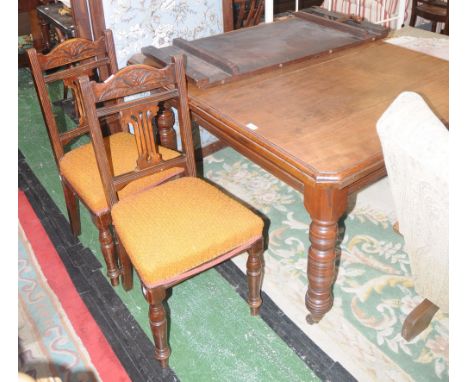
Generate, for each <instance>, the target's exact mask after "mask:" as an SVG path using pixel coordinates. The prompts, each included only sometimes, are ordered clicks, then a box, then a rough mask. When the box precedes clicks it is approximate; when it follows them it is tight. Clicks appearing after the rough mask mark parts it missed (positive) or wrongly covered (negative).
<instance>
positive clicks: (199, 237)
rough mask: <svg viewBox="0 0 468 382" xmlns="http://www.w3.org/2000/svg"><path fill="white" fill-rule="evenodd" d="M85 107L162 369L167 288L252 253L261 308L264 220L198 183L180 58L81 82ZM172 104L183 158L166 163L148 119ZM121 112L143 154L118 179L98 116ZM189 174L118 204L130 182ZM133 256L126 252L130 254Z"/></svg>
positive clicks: (252, 295)
mask: <svg viewBox="0 0 468 382" xmlns="http://www.w3.org/2000/svg"><path fill="white" fill-rule="evenodd" d="M79 84H80V88H81V91H82V94H83V100H84V107H85V110H86V113H87V117H88V121H89V124H90V130H91V137H92V142H93V146H94V151H95V154H96V160H97V163H98V166H99V171H100V174H101V179H102V182H103V185H104V189H105V191H106V198H107V201H108V203H109V205H110V206H111V207H112V212H111V213H112V221H113V224H114V227H115V232H116V234H117V236H118V238H119V242H120V243H121V244H122V245H120V246H119V256H120V260H121V263H122V265H123V286H124V288H125V289H129V288H131V287H132V265H133V266H134V267H135V270H136V271H137V273H138V275H139V277H140V279H141V282H142V290H143V294H144V296H145V298H146V300H147V301H148V303H149V320H150V326H151V330H152V333H153V337H154V341H155V346H156V351H155V356H156V358H157V359H158V360H159V361H160V362H161V364H162V366H163V367H166V366H167V365H168V358H169V355H170V349H169V346H168V343H167V321H166V312H165V309H164V306H163V301H164V299H165V296H166V290H167V288H169V287H171V286H173V285H175V284H177V283H179V282H181V281H183V280H185V279H187V278H189V277H192V276H193V275H196V274H198V273H200V272H202V271H204V270H206V269H208V268H211V267H213V266H214V265H216V264H219V263H220V262H222V261H224V260H226V259H228V258H230V257H232V256H235V255H237V254H239V253H241V252H244V251H248V253H249V257H248V261H247V279H248V285H249V296H248V302H249V305H250V307H251V313H252V314H254V315H255V314H257V313H258V309H259V307H260V305H261V302H262V301H261V298H260V283H261V278H262V274H263V267H262V258H261V256H262V253H263V237H262V231H263V221H262V220H261V219H260V218H259V217H258V216H256V215H255V214H254V213H252V212H251V211H249V210H248V209H247V208H246V207H244V206H242V205H241V204H239V203H238V202H236V201H234V200H233V199H231V198H230V197H228V196H227V195H225V194H224V193H223V192H221V191H220V190H218V189H217V188H216V187H214V186H212V185H210V184H209V183H207V182H205V181H203V180H201V179H199V178H196V176H195V175H196V171H195V154H194V148H193V141H192V129H191V121H190V114H189V108H188V99H187V88H186V79H185V69H184V63H183V58H182V57H181V56H179V57H176V58H174V59H173V63H172V64H170V65H168V66H167V67H165V68H163V69H155V68H152V67H149V66H146V65H132V66H129V67H127V68H125V69H123V70H121V71H119V72H118V73H117V74H115V75H114V76H113V78H112V79H110V80H109V81H106V82H105V83H101V84H98V83H95V82H90V80H89V79H88V78H87V77H85V76H84V77H80V78H79ZM149 91H151V92H152V94H150V95H148V96H146V97H144V98H138V99H136V100H133V101H127V102H121V103H118V104H116V105H112V106H107V107H106V106H104V107H97V106H96V105H99V104H100V103H101V102H103V101H109V100H112V99H118V98H123V97H127V96H130V95H133V94H137V93H142V92H149ZM168 100H173V102H175V103H176V104H177V107H178V110H179V112H178V117H179V126H180V133H181V141H182V150H183V152H182V153H181V155H180V156H178V157H176V158H172V159H169V160H164V158H162V157H161V156H160V155H159V154H158V145H157V144H156V143H155V141H154V139H152V128H151V124H150V122H149V121H150V120H151V118H152V117H153V116H154V115H155V114H156V113H157V111H158V103H159V102H161V101H168ZM114 113H120V115H121V117H122V121H123V123H124V124H129V125H130V124H131V125H132V126H133V128H134V129H135V140H136V141H137V147H138V153H136V154H137V155H135V161H134V163H135V164H136V168H135V170H134V171H129V172H128V173H126V174H121V175H120V176H113V174H112V171H111V165H110V163H109V160H108V156H107V155H106V148H105V143H104V139H103V135H102V132H101V129H100V127H99V122H98V116H104V115H111V114H114ZM174 166H175V167H177V168H178V167H182V168H183V169H184V172H183V175H184V176H183V177H180V178H177V179H171V180H169V181H167V182H166V183H164V184H161V185H159V186H157V187H153V188H151V189H148V190H145V191H142V192H140V193H137V194H134V195H132V196H130V197H128V198H125V199H121V198H120V195H119V193H118V190H119V189H121V188H122V187H124V186H125V185H126V184H127V183H128V182H129V181H132V180H134V179H138V178H140V179H141V178H144V177H148V176H151V174H154V173H159V172H160V171H163V170H166V171H167V170H168V169H169V168H173V167H174ZM127 254H128V255H127Z"/></svg>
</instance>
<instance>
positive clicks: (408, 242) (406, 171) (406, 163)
mask: <svg viewBox="0 0 468 382" xmlns="http://www.w3.org/2000/svg"><path fill="white" fill-rule="evenodd" d="M377 132H378V134H379V138H380V141H381V143H382V149H383V153H384V159H385V165H386V168H387V171H388V178H389V183H390V187H391V190H392V195H393V199H394V203H395V207H396V214H397V218H398V226H399V227H398V229H399V231H400V232H401V233H402V234H403V236H404V238H405V250H406V251H407V252H408V255H409V259H410V265H411V271H412V274H413V277H414V285H415V289H416V291H417V292H418V294H419V295H421V296H423V297H424V298H425V300H424V301H423V302H422V303H421V304H420V305H418V306H417V307H416V308H415V309H414V310H413V311H412V312H411V313H410V314H409V315H408V317H407V318H406V320H405V322H404V324H403V328H402V333H401V334H402V337H403V338H405V339H406V340H407V341H410V340H412V339H413V338H414V337H416V336H417V335H418V334H419V333H421V332H422V331H423V330H424V329H425V328H426V327H427V326H428V325H429V323H430V321H431V319H432V317H433V316H434V314H435V313H436V311H437V310H438V309H439V307H440V308H441V309H442V311H443V312H445V313H448V307H449V304H448V301H449V293H448V292H449V285H448V284H449V282H448V281H449V270H448V266H449V250H448V249H449V243H448V241H449V240H448V236H449V235H448V220H449V218H448V210H449V205H448V204H449V201H448V195H449V192H448V191H449V190H448V171H449V151H448V139H449V138H448V136H449V133H448V130H447V128H446V127H445V126H444V124H443V123H442V122H441V121H440V120H439V119H438V118H437V117H436V116H435V115H434V114H433V112H432V111H431V109H430V108H429V106H428V105H427V104H426V102H425V101H424V99H423V98H422V97H421V96H420V95H418V94H416V93H413V92H404V93H402V94H400V95H399V96H398V98H397V99H396V100H395V101H394V102H393V103H392V104H391V105H390V107H389V108H388V109H387V110H386V111H385V113H384V114H383V115H382V117H381V118H380V119H379V121H378V123H377Z"/></svg>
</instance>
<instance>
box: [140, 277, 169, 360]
mask: <svg viewBox="0 0 468 382" xmlns="http://www.w3.org/2000/svg"><path fill="white" fill-rule="evenodd" d="M141 289H142V291H143V295H144V296H145V298H146V301H148V303H149V312H148V316H149V322H150V327H151V332H152V333H153V339H154V345H155V350H154V355H155V357H156V359H157V360H159V362H161V366H162V367H163V368H166V367H168V365H169V356H170V355H171V349H170V348H169V345H168V343H167V320H166V310H165V309H164V306H163V301H164V299H165V298H166V289H165V288H164V287H156V288H146V287H145V285H144V284H143V283H142V285H141Z"/></svg>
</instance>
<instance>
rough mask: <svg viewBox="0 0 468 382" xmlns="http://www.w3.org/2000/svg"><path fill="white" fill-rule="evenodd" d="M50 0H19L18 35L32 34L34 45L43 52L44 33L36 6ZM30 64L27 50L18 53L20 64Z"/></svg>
mask: <svg viewBox="0 0 468 382" xmlns="http://www.w3.org/2000/svg"><path fill="white" fill-rule="evenodd" d="M48 3H49V0H19V1H18V36H24V35H31V37H32V45H33V47H34V48H35V49H36V50H37V51H39V52H42V49H43V43H42V34H41V26H40V21H39V17H38V16H37V11H36V8H37V7H38V6H39V5H41V4H48ZM28 65H29V60H28V58H27V55H26V52H24V53H20V54H19V55H18V66H19V67H25V66H28Z"/></svg>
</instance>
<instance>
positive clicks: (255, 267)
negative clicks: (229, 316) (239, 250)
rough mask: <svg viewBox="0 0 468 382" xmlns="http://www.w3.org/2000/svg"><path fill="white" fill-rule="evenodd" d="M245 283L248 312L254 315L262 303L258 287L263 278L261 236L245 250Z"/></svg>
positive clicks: (259, 287)
mask: <svg viewBox="0 0 468 382" xmlns="http://www.w3.org/2000/svg"><path fill="white" fill-rule="evenodd" d="M247 252H248V254H249V257H248V259H247V284H248V287H249V294H248V298H247V302H248V303H249V306H250V314H251V315H252V316H256V315H257V314H258V311H259V310H260V305H262V298H261V295H260V289H261V285H262V279H263V238H261V239H259V240H258V241H256V242H255V243H254V244H253V245H252V247H250V249H249V250H248V251H247Z"/></svg>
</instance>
